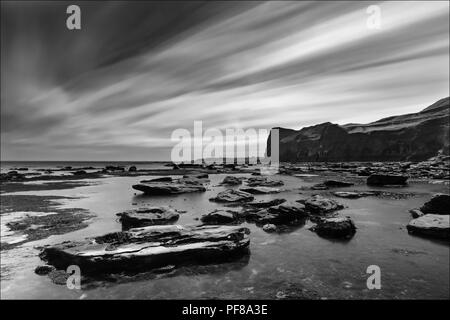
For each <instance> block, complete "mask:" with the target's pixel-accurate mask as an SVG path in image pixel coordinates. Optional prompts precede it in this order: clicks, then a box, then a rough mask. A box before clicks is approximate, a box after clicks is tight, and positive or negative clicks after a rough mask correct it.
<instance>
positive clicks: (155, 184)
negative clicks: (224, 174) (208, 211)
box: [133, 177, 206, 195]
mask: <svg viewBox="0 0 450 320" xmlns="http://www.w3.org/2000/svg"><path fill="white" fill-rule="evenodd" d="M202 182H203V181H201V180H199V179H196V178H182V179H178V180H172V178H170V177H165V178H158V179H154V180H145V181H141V183H139V184H135V185H133V189H135V190H139V191H142V192H144V193H145V194H148V195H169V194H180V193H190V192H205V191H206V188H205V186H204V185H203V183H202Z"/></svg>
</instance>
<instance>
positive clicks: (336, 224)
mask: <svg viewBox="0 0 450 320" xmlns="http://www.w3.org/2000/svg"><path fill="white" fill-rule="evenodd" d="M311 230H312V231H315V232H316V233H317V234H318V235H319V236H321V237H325V238H344V239H348V238H351V237H353V235H354V234H355V232H356V227H355V224H354V223H353V221H352V220H351V219H350V218H349V217H335V218H325V219H320V220H319V221H318V223H317V225H316V226H315V227H314V228H312V229H311Z"/></svg>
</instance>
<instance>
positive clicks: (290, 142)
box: [267, 98, 450, 162]
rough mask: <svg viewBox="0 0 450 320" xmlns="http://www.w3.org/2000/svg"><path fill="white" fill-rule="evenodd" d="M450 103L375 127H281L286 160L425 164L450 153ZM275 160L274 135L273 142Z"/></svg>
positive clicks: (282, 152) (377, 123)
mask: <svg viewBox="0 0 450 320" xmlns="http://www.w3.org/2000/svg"><path fill="white" fill-rule="evenodd" d="M449 110H450V106H449V98H444V99H441V100H439V101H437V102H436V103H434V104H433V105H431V106H429V107H428V108H426V109H424V110H422V111H420V112H418V113H411V114H405V115H400V116H393V117H389V118H384V119H381V120H378V121H375V122H372V123H369V124H347V125H342V126H341V125H338V124H333V123H330V122H326V123H322V124H318V125H315V126H311V127H305V128H302V129H300V130H291V129H284V128H279V130H280V161H286V162H296V161H422V160H426V159H428V158H430V157H433V156H435V155H437V154H438V153H439V152H442V153H443V154H446V155H448V154H449V121H450V119H449ZM267 148H268V149H267V150H268V155H270V136H269V138H268V142H267Z"/></svg>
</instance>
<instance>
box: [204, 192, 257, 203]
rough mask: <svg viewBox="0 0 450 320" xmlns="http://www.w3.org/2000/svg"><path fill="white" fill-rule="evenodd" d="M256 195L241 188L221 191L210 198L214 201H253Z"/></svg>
mask: <svg viewBox="0 0 450 320" xmlns="http://www.w3.org/2000/svg"><path fill="white" fill-rule="evenodd" d="M253 199H254V197H253V195H252V194H250V193H247V192H244V191H240V190H234V189H227V190H225V191H222V192H219V193H218V194H217V196H216V197H215V198H211V199H209V200H210V201H214V202H228V203H233V202H247V201H253Z"/></svg>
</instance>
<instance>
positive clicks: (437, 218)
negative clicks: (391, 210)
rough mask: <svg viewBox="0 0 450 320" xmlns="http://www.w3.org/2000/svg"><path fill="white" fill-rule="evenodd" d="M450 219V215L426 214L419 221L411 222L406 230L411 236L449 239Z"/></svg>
mask: <svg viewBox="0 0 450 320" xmlns="http://www.w3.org/2000/svg"><path fill="white" fill-rule="evenodd" d="M449 218H450V216H449V215H439V214H425V215H423V216H421V217H419V218H417V219H413V220H411V221H410V222H409V224H408V225H407V226H406V229H407V230H408V232H409V233H411V234H419V235H423V236H428V237H433V238H441V239H449V238H450V226H449Z"/></svg>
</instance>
